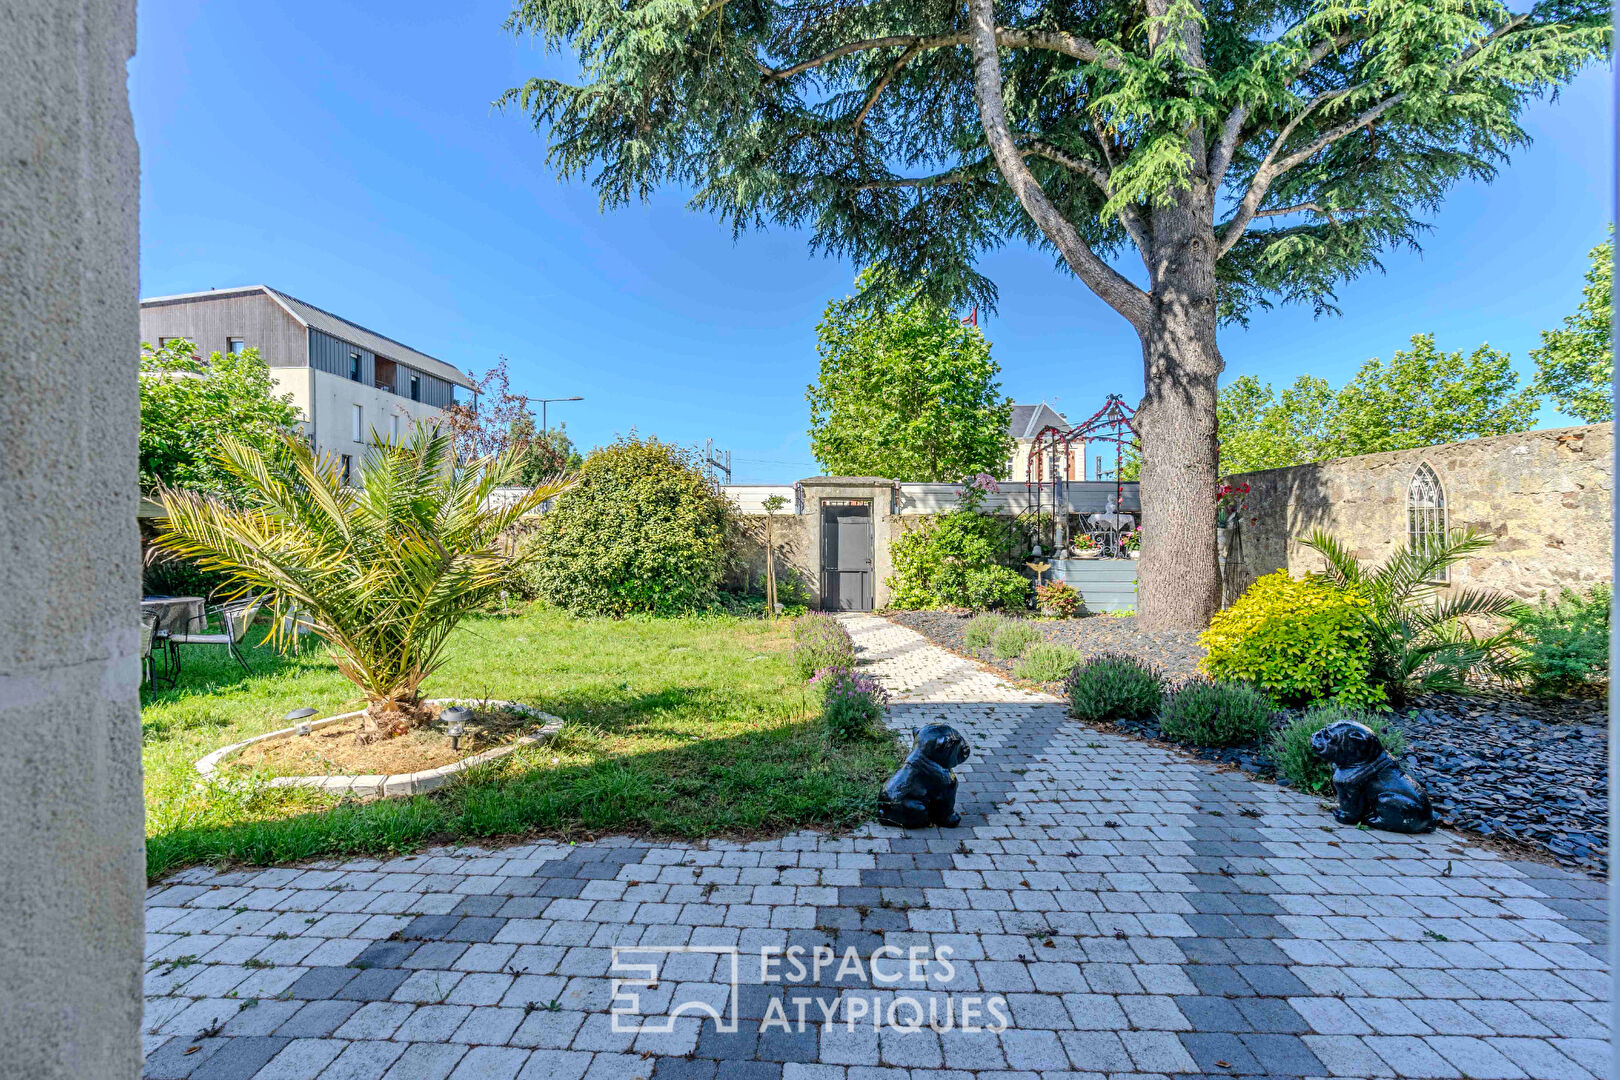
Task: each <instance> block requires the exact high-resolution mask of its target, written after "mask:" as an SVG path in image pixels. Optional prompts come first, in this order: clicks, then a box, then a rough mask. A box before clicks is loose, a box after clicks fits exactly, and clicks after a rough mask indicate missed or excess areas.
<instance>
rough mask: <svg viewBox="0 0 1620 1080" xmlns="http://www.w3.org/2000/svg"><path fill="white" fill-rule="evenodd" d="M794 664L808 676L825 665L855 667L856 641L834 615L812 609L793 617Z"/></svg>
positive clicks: (828, 666) (802, 674) (800, 673)
mask: <svg viewBox="0 0 1620 1080" xmlns="http://www.w3.org/2000/svg"><path fill="white" fill-rule="evenodd" d="M793 666H794V667H796V668H798V670H799V677H800V678H801V679H808V678H810V677H811V676H812V675H814V674H815V673H816V672H818V671H820V670H821V669H822V668H838V667H844V668H852V667H854V666H855V642H854V641H853V640H851V639H850V636H849V631H848V630H845V629H844V627H843V624H842V623H840V622H839V621H838V620H837V619H835V618H833V617H832V616H831V615H823V614H820V613H819V612H812V613H810V614H808V615H801V616H799V617H798V618H797V619H794V620H793Z"/></svg>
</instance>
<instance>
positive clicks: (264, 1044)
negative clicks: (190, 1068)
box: [191, 1035, 287, 1080]
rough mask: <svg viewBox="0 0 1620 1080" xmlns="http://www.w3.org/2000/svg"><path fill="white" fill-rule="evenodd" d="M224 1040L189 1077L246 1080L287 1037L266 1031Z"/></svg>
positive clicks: (205, 1079)
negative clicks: (279, 1037) (260, 1033)
mask: <svg viewBox="0 0 1620 1080" xmlns="http://www.w3.org/2000/svg"><path fill="white" fill-rule="evenodd" d="M223 1042H224V1044H225V1045H223V1046H221V1047H220V1048H219V1049H218V1050H217V1051H216V1052H214V1053H212V1054H210V1055H209V1056H208V1060H207V1061H205V1062H203V1063H202V1064H201V1065H199V1066H198V1067H197V1069H196V1071H195V1072H193V1073H192V1074H191V1080H249V1078H250V1077H251V1076H253V1075H254V1074H255V1073H257V1072H258V1071H259V1070H260V1069H262V1068H264V1066H265V1064H266V1063H267V1062H269V1061H270V1059H271V1058H273V1057H275V1056H276V1055H277V1054H279V1053H280V1052H281V1048H282V1047H284V1046H286V1045H287V1040H286V1039H278V1038H273V1037H270V1036H265V1035H245V1036H242V1037H241V1038H236V1039H225V1040H223Z"/></svg>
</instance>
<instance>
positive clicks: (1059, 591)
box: [1035, 537, 1090, 619]
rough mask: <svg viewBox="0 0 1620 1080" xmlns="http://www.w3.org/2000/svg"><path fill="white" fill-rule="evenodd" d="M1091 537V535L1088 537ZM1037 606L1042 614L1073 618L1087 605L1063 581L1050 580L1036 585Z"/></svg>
mask: <svg viewBox="0 0 1620 1080" xmlns="http://www.w3.org/2000/svg"><path fill="white" fill-rule="evenodd" d="M1087 539H1090V537H1087ZM1035 607H1036V608H1037V609H1038V610H1039V611H1040V613H1041V614H1042V615H1050V616H1052V617H1053V618H1055V619H1073V618H1075V617H1076V616H1078V615H1079V614H1080V611H1081V609H1082V608H1084V607H1085V604H1084V602H1083V601H1082V600H1081V599H1080V594H1079V593H1077V592H1075V591H1074V590H1073V589H1071V588H1070V587H1069V586H1068V585H1066V584H1065V583H1063V582H1061V581H1048V582H1047V583H1046V584H1045V585H1037V586H1036V587H1035Z"/></svg>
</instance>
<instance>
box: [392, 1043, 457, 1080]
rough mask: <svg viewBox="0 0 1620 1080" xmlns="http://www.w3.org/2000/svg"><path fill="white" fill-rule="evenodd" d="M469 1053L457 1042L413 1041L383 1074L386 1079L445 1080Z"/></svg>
mask: <svg viewBox="0 0 1620 1080" xmlns="http://www.w3.org/2000/svg"><path fill="white" fill-rule="evenodd" d="M466 1053H467V1047H465V1046H461V1045H458V1044H456V1043H412V1044H411V1045H409V1046H407V1047H406V1048H405V1052H404V1053H403V1054H401V1055H400V1056H399V1059H398V1060H397V1061H395V1062H394V1064H393V1065H392V1066H391V1067H390V1068H389V1070H388V1071H387V1072H386V1073H384V1074H383V1078H384V1080H444V1078H445V1077H447V1076H449V1075H450V1071H451V1070H452V1069H454V1068H455V1067H456V1062H458V1061H460V1060H461V1059H462V1057H464V1056H465V1055H466Z"/></svg>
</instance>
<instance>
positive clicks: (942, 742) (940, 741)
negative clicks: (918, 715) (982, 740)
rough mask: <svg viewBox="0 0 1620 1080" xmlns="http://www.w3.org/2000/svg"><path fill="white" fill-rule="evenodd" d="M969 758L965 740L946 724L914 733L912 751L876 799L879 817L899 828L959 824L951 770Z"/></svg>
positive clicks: (959, 817)
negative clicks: (914, 738) (914, 739)
mask: <svg viewBox="0 0 1620 1080" xmlns="http://www.w3.org/2000/svg"><path fill="white" fill-rule="evenodd" d="M967 759H968V744H967V740H966V739H964V738H962V733H961V732H959V731H957V730H956V729H955V728H953V727H951V726H949V725H948V724H929V725H928V726H927V727H925V728H923V729H922V730H921V731H919V732H918V733H917V735H916V741H915V745H913V746H912V748H911V753H910V754H908V755H906V761H905V764H903V765H901V766H900V769H899V771H897V772H896V773H895V774H894V775H893V776H891V777H889V782H888V783H886V784H884V785H883V794H882V795H881V796H880V797H879V798H878V820H879V821H883V822H885V823H887V824H889V825H898V826H900V827H901V828H902V829H922V828H926V827H927V826H929V825H943V826H945V827H946V828H947V829H954V828H955V827H956V826H957V825H959V824H961V821H962V815H961V814H958V813H957V812H956V777H955V776H953V775H951V770H952V769H953V768H955V767H956V766H958V765H960V764H962V762H964V761H966V760H967Z"/></svg>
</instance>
